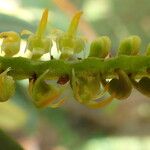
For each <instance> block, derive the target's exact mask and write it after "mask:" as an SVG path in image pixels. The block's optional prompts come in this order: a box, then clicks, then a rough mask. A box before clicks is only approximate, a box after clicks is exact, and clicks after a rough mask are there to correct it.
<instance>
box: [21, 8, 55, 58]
mask: <svg viewBox="0 0 150 150" xmlns="http://www.w3.org/2000/svg"><path fill="white" fill-rule="evenodd" d="M47 20H48V10H47V9H45V11H44V12H43V15H42V18H41V21H40V23H39V26H38V28H37V31H36V33H35V34H34V33H32V32H30V31H28V30H23V31H22V33H21V34H22V35H24V34H27V35H30V36H29V38H28V41H27V49H28V50H30V51H31V52H32V59H39V58H40V57H41V56H42V55H43V54H45V53H48V52H50V50H51V47H52V41H51V39H50V38H48V37H46V36H45V30H46V25H47Z"/></svg>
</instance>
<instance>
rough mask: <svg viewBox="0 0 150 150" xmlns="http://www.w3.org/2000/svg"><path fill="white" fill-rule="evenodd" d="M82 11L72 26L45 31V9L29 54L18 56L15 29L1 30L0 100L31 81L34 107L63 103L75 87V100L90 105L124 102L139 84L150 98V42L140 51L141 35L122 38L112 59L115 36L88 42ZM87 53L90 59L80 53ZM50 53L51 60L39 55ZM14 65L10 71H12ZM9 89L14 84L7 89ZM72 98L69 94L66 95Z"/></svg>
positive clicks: (141, 89)
mask: <svg viewBox="0 0 150 150" xmlns="http://www.w3.org/2000/svg"><path fill="white" fill-rule="evenodd" d="M81 15H82V12H77V13H76V14H75V15H74V17H73V19H72V20H71V23H70V26H69V29H68V30H67V31H66V32H64V31H61V30H59V29H57V31H58V32H53V35H51V34H52V33H47V34H46V33H45V31H46V26H47V21H48V10H47V9H46V10H45V11H44V12H43V15H42V18H41V20H40V23H39V26H38V28H37V31H36V32H35V33H32V32H30V31H28V30H23V31H22V34H29V35H30V36H29V38H28V40H27V46H26V49H27V50H29V51H30V52H31V54H32V57H31V58H25V57H24V56H21V57H14V55H15V54H17V53H18V52H19V50H20V41H21V37H20V35H19V34H18V33H16V32H13V31H8V32H2V33H0V38H2V39H3V42H2V45H1V51H2V52H4V54H5V55H4V56H0V73H1V74H0V82H1V84H0V90H1V92H0V101H1V102H4V101H7V100H8V99H9V98H11V97H12V96H13V94H14V90H15V81H16V80H22V79H29V94H30V96H31V99H32V102H33V103H34V104H35V106H36V107H39V108H43V107H47V106H48V107H52V108H55V107H59V106H61V105H62V104H63V103H64V99H65V100H67V98H64V97H62V93H63V91H64V90H65V88H67V87H68V86H70V87H71V89H72V93H73V96H74V98H75V99H76V100H77V101H78V102H79V103H80V104H82V105H85V106H87V107H89V108H101V107H104V106H106V105H108V104H109V103H111V102H112V101H113V100H114V99H118V100H123V99H126V98H128V97H129V96H130V94H131V92H132V89H133V88H135V89H137V90H138V91H139V92H141V93H142V94H144V95H146V96H148V97H150V45H148V46H147V50H146V51H145V53H144V54H140V45H141V39H140V37H139V36H137V35H132V36H130V37H126V38H124V39H123V40H121V42H120V45H119V47H118V50H117V52H116V56H114V57H111V55H110V54H111V39H110V38H109V37H108V36H101V37H98V38H97V39H95V40H93V41H92V42H91V43H90V49H89V50H88V49H87V46H86V45H87V44H88V43H87V41H86V40H85V39H86V38H83V37H81V36H79V35H78V34H77V27H78V24H79V20H80V17H81ZM52 41H53V42H55V43H56V46H57V51H56V52H59V53H60V57H59V58H57V59H56V58H55V57H53V53H51V49H52V46H53V45H52ZM85 50H87V51H89V54H88V56H87V57H86V58H84V57H82V56H81V57H80V58H78V55H77V54H82V53H80V52H83V51H85ZM46 53H49V54H50V56H51V57H49V60H48V61H41V60H40V58H41V57H42V56H43V55H44V54H46ZM9 68H11V69H9ZM8 87H10V88H8ZM68 100H69V98H68Z"/></svg>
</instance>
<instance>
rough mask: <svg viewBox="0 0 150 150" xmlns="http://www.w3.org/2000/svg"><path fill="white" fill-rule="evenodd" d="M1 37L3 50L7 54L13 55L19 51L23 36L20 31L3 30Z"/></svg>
mask: <svg viewBox="0 0 150 150" xmlns="http://www.w3.org/2000/svg"><path fill="white" fill-rule="evenodd" d="M0 38H3V42H2V45H1V50H2V51H3V52H4V53H5V55H6V56H13V55H15V54H17V53H18V52H19V50H20V41H21V38H20V36H19V34H18V33H16V32H13V31H9V32H2V33H0Z"/></svg>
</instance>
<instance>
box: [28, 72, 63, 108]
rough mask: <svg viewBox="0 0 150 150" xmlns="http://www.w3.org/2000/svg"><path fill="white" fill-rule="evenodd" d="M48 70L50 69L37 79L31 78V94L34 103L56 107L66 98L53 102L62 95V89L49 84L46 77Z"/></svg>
mask: <svg viewBox="0 0 150 150" xmlns="http://www.w3.org/2000/svg"><path fill="white" fill-rule="evenodd" d="M48 72H49V70H46V71H45V72H44V73H43V74H42V75H40V76H39V77H38V78H37V79H30V80H29V94H30V96H31V98H32V100H33V103H34V104H35V105H36V106H37V107H39V108H42V107H47V106H49V107H53V108H55V107H59V106H60V105H62V104H63V103H64V99H61V100H60V101H58V102H57V103H53V102H54V101H55V100H57V99H58V98H59V97H60V95H61V93H62V90H61V89H60V88H59V87H57V86H54V85H52V84H48V83H47V82H46V81H45V77H46V76H47V74H48Z"/></svg>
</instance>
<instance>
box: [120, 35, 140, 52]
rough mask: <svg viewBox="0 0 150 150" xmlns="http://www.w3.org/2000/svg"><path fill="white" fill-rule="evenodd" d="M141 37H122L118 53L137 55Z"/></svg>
mask: <svg viewBox="0 0 150 150" xmlns="http://www.w3.org/2000/svg"><path fill="white" fill-rule="evenodd" d="M140 45H141V38H140V37H139V36H137V35H133V36H130V37H127V38H124V39H123V40H122V41H121V42H120V45H119V49H118V55H137V54H138V53H139V50H140Z"/></svg>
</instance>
